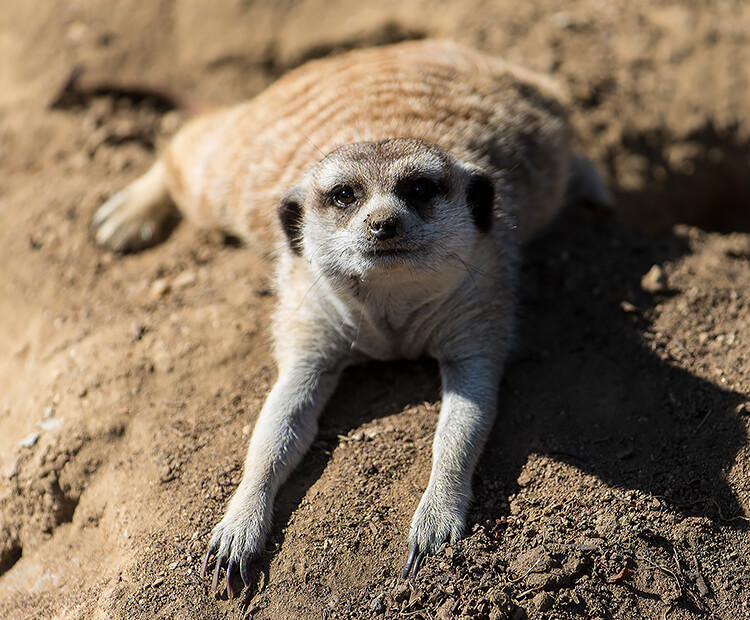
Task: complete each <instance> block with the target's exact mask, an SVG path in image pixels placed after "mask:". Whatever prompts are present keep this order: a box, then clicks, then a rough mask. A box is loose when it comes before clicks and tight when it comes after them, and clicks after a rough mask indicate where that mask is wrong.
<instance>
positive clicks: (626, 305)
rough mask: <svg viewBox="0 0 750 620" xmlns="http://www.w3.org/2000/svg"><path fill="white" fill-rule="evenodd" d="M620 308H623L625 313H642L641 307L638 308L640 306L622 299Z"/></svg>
mask: <svg viewBox="0 0 750 620" xmlns="http://www.w3.org/2000/svg"><path fill="white" fill-rule="evenodd" d="M620 310H622V311H623V312H624V313H625V314H640V313H641V310H640V308H638V306H636V305H634V304H631V303H630V302H629V301H621V302H620Z"/></svg>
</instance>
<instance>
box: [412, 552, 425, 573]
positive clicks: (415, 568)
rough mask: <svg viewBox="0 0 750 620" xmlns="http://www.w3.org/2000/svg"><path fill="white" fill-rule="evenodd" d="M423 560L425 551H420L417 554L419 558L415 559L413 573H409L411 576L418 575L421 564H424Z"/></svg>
mask: <svg viewBox="0 0 750 620" xmlns="http://www.w3.org/2000/svg"><path fill="white" fill-rule="evenodd" d="M422 560H424V553H420V554H419V555H418V556H417V559H416V560H414V566H413V567H412V569H411V575H409V577H416V576H417V571H418V570H419V568H420V566H422Z"/></svg>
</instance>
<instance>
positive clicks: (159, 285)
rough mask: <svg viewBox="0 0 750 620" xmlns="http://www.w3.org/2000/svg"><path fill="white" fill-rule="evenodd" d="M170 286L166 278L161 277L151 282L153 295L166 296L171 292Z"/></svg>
mask: <svg viewBox="0 0 750 620" xmlns="http://www.w3.org/2000/svg"><path fill="white" fill-rule="evenodd" d="M169 289H170V286H169V282H167V281H166V280H165V279H164V278H159V279H158V280H154V281H153V282H152V283H151V287H150V291H151V295H152V296H153V297H164V295H166V294H167V293H168V292H169Z"/></svg>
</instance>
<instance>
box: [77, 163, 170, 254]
mask: <svg viewBox="0 0 750 620" xmlns="http://www.w3.org/2000/svg"><path fill="white" fill-rule="evenodd" d="M166 174H167V173H166V167H165V166H164V163H163V162H162V161H157V162H156V163H155V164H154V165H153V166H152V167H151V168H150V169H149V171H148V172H146V174H144V175H143V176H141V177H139V178H138V179H136V180H135V181H133V182H132V183H131V184H130V185H128V186H127V187H126V188H125V189H123V190H121V191H119V192H117V193H116V194H114V195H113V196H112V197H111V198H110V199H109V200H107V202H105V203H104V204H103V205H102V206H101V207H99V210H98V211H97V212H96V214H95V215H94V218H93V220H92V222H91V225H92V228H93V230H94V235H95V239H96V243H97V244H99V245H101V246H104V247H106V248H109V249H110V250H114V251H115V252H137V251H139V250H142V249H144V248H147V247H150V246H152V245H155V244H156V243H159V241H161V240H163V239H164V237H165V236H166V235H167V233H168V232H169V229H170V221H171V220H172V218H173V217H174V216H175V215H176V214H177V210H176V208H175V207H174V205H173V204H172V201H171V200H170V197H169V192H168V190H167V183H166Z"/></svg>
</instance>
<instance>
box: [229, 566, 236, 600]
mask: <svg viewBox="0 0 750 620" xmlns="http://www.w3.org/2000/svg"><path fill="white" fill-rule="evenodd" d="M235 566H236V565H235V563H234V562H229V566H227V596H229V598H234V589H232V572H233V571H234V569H235Z"/></svg>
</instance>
